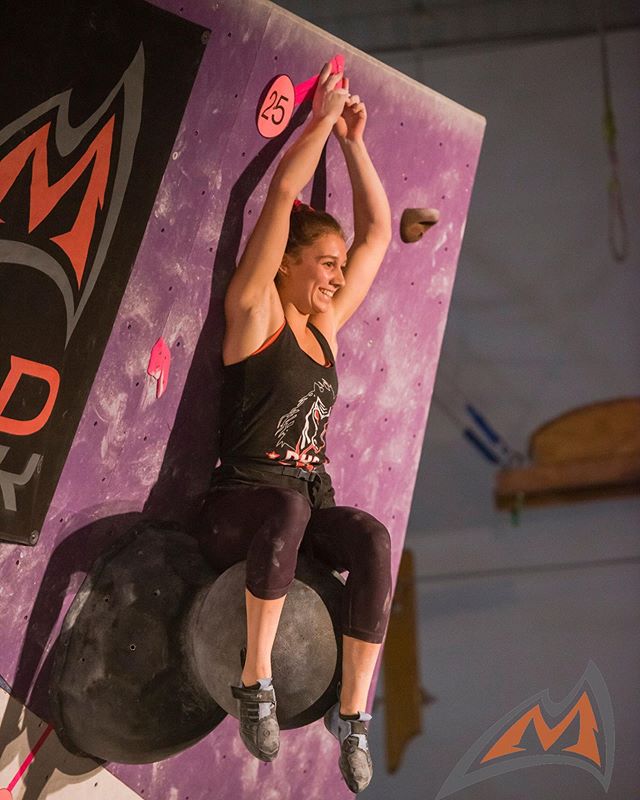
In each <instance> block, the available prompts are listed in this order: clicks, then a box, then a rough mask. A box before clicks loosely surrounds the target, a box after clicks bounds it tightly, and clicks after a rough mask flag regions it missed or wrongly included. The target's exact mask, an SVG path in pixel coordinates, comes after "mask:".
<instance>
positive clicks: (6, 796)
mask: <svg viewBox="0 0 640 800" xmlns="http://www.w3.org/2000/svg"><path fill="white" fill-rule="evenodd" d="M0 800H13V795H12V794H11V792H10V791H9V790H8V789H0Z"/></svg>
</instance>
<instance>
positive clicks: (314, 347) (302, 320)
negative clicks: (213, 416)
mask: <svg viewBox="0 0 640 800" xmlns="http://www.w3.org/2000/svg"><path fill="white" fill-rule="evenodd" d="M366 120H367V112H366V108H365V104H364V103H363V102H362V101H361V100H360V98H359V97H358V96H357V95H350V94H349V84H348V79H347V78H345V77H344V76H343V73H342V72H340V73H337V74H333V75H332V74H331V69H330V65H329V64H325V65H324V67H323V69H322V71H321V73H320V76H319V80H318V85H317V88H316V90H315V94H314V97H313V103H312V112H311V117H310V119H309V121H308V122H307V124H306V126H305V128H304V129H303V130H302V132H301V134H300V136H299V137H298V139H297V140H296V141H295V143H294V144H293V145H291V146H290V147H289V149H288V150H287V151H286V152H285V153H284V155H283V156H282V158H281V160H280V162H279V164H278V166H277V168H276V170H275V172H274V174H273V178H272V180H271V183H270V186H269V190H268V193H267V197H266V200H265V202H264V206H263V208H262V211H261V214H260V217H259V219H258V221H257V223H256V225H255V228H254V229H253V231H252V233H251V236H250V237H249V239H248V241H247V245H246V248H245V250H244V252H243V254H242V257H241V259H240V261H239V263H238V266H237V268H236V270H235V272H234V274H233V276H232V278H231V281H230V283H229V286H228V289H227V293H226V296H225V317H226V329H225V335H224V341H223V350H222V358H223V364H224V368H223V377H224V381H223V390H222V412H221V446H220V460H221V464H220V465H219V466H218V467H217V468H216V470H215V471H214V480H213V484H212V488H211V490H210V492H209V493H208V495H207V499H206V501H205V504H204V507H203V511H202V516H201V526H200V541H201V547H202V549H203V551H204V553H205V554H206V556H207V558H208V559H209V561H210V562H211V563H212V565H213V566H214V568H215V569H216V570H218V571H219V572H222V571H224V570H226V569H228V568H229V567H230V566H232V565H233V564H235V563H237V562H238V561H242V560H245V559H246V568H247V580H246V591H245V598H246V615H247V647H246V656H245V660H244V666H243V669H242V675H241V685H240V686H232V687H231V691H232V693H233V696H234V697H235V698H236V699H237V700H238V703H239V717H240V735H241V737H242V740H243V742H244V743H245V745H246V746H247V748H248V749H249V750H250V752H251V753H252V754H253V755H255V756H257V757H258V758H260V759H262V760H263V761H272V760H273V759H274V758H275V757H276V755H277V753H278V748H279V729H278V722H277V719H276V713H275V708H276V696H275V690H276V688H277V686H276V687H274V686H273V683H272V672H271V650H272V646H273V642H274V639H275V635H276V630H277V627H278V622H279V619H280V613H281V611H282V607H283V605H284V601H285V596H286V594H287V591H288V589H289V587H290V585H291V583H292V582H293V578H294V573H295V567H296V560H297V554H298V550H299V549H302V550H307V551H308V552H309V553H310V554H311V555H312V556H313V558H315V559H317V560H319V561H321V562H323V563H325V564H326V565H328V566H329V567H330V568H331V569H335V570H338V571H344V570H348V572H349V576H348V579H347V581H346V586H345V601H344V608H343V610H342V620H341V623H342V633H343V659H342V676H341V677H342V680H341V689H340V694H339V700H338V702H337V703H336V704H335V705H334V706H333V707H332V708H331V709H330V710H329V711H328V712H327V713H326V715H325V725H326V727H327V728H328V729H329V730H330V731H331V733H332V734H333V735H334V736H335V737H336V738H337V739H338V741H339V743H340V756H339V766H340V770H341V772H342V775H343V777H344V779H345V781H346V783H347V785H348V786H349V788H350V789H351V790H352V791H353V792H356V793H357V792H359V791H362V790H363V789H364V788H365V787H366V786H367V785H368V784H369V781H370V780H371V775H372V769H373V768H372V763H371V755H370V752H369V747H368V741H367V725H366V723H367V722H368V721H369V720H370V719H371V715H370V714H367V713H366V712H365V708H366V701H367V694H368V691H369V687H370V684H371V678H372V675H373V670H374V667H375V663H376V659H377V656H378V652H379V649H380V646H381V643H382V640H383V637H384V634H385V631H386V626H387V623H388V619H389V610H390V605H391V570H390V540H389V533H388V531H387V529H386V528H385V527H384V526H383V525H382V523H380V522H379V521H378V520H376V519H375V518H374V517H373V516H371V515H370V514H368V513H367V512H365V511H362V510H361V509H357V508H350V507H346V506H337V505H336V503H335V500H334V491H333V488H332V486H331V478H330V476H329V474H328V473H327V472H326V470H325V467H324V464H325V463H326V462H327V461H328V459H327V458H326V456H325V433H326V428H327V422H328V420H329V414H330V411H331V407H332V406H333V404H334V402H335V399H336V394H337V389H338V381H337V375H336V364H335V354H336V353H337V351H338V345H337V335H338V332H339V331H340V328H341V327H342V326H343V325H344V324H345V322H347V320H348V319H349V318H350V317H351V315H352V314H353V313H354V311H355V310H356V309H357V308H358V306H359V305H360V304H361V303H362V301H363V299H364V298H365V296H366V294H367V292H368V291H369V288H370V286H371V284H372V282H373V280H374V278H375V276H376V273H377V271H378V269H379V267H380V264H381V262H382V259H383V257H384V255H385V252H386V250H387V247H388V245H389V241H390V238H391V213H390V209H389V203H388V201H387V197H386V194H385V191H384V189H383V186H382V183H381V182H380V179H379V177H378V175H377V173H376V170H375V168H374V166H373V164H372V162H371V159H370V158H369V155H368V153H367V149H366V147H365V144H364V140H363V134H364V130H365V125H366ZM332 131H333V133H334V134H335V136H336V138H337V140H338V142H339V143H340V147H341V149H342V152H343V154H344V158H345V162H346V166H347V170H348V173H349V178H350V180H351V186H352V192H353V212H354V238H353V243H352V245H351V247H350V248H349V251H348V252H347V249H346V244H345V237H344V234H343V232H342V229H341V227H340V225H339V224H338V222H337V221H336V220H335V219H334V218H333V217H332V216H330V215H329V214H327V213H325V212H322V211H318V210H315V209H312V208H311V207H310V206H307V205H304V204H302V203H300V202H299V201H298V200H297V199H296V198H297V195H298V194H299V193H300V192H301V191H302V189H303V188H304V187H305V186H306V185H307V183H308V182H309V181H310V180H311V178H312V177H313V174H314V172H315V170H316V167H317V165H318V162H319V160H320V156H321V154H322V151H323V148H324V146H325V143H326V142H327V139H328V138H329V135H330V134H331V132H332ZM353 478H354V480H357V476H355V475H354V476H353ZM301 545H302V548H301Z"/></svg>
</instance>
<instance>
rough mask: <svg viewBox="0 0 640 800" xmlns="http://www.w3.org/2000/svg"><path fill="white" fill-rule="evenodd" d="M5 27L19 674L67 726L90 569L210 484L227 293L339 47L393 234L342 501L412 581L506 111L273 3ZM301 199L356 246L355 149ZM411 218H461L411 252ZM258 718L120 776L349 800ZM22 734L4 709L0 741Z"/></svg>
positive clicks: (8, 391) (11, 552) (3, 225)
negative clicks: (407, 216) (433, 452)
mask: <svg viewBox="0 0 640 800" xmlns="http://www.w3.org/2000/svg"><path fill="white" fill-rule="evenodd" d="M0 13H5V12H0ZM34 19H37V20H38V25H36V26H34V27H35V30H33V26H30V25H29V21H30V20H34ZM5 22H6V23H7V24H5ZM0 23H1V24H0V30H2V31H3V36H5V35H6V33H7V32H9V34H10V36H9V40H8V44H7V46H8V47H12V48H13V50H12V52H15V53H16V54H18V53H19V54H20V56H19V57H18V55H16V59H15V62H14V63H15V69H14V74H13V76H12V77H13V79H14V80H15V86H14V89H13V93H12V96H11V98H10V101H8V102H7V103H4V102H3V104H2V106H1V107H0V221H1V222H0V308H1V312H2V313H1V315H0V319H1V326H0V489H1V495H0V497H1V500H0V538H2V539H4V540H5V541H6V542H7V543H5V544H3V545H1V546H0V576H1V577H0V580H1V583H0V598H1V604H2V605H1V607H2V615H3V625H2V628H1V629H0V674H2V675H3V676H4V678H5V679H6V682H7V684H8V685H9V686H10V687H11V688H12V690H13V694H14V697H15V698H17V700H20V701H25V700H26V699H27V697H28V696H29V699H28V703H27V704H28V706H29V708H31V709H32V710H33V711H34V712H35V713H37V714H38V715H39V716H40V717H41V718H43V719H48V706H47V698H46V688H47V676H48V670H49V669H50V661H51V659H50V658H49V656H50V653H51V647H52V645H53V643H54V642H55V639H56V636H57V634H58V632H59V630H60V625H61V622H62V619H63V617H64V614H65V612H66V609H67V608H68V607H69V604H70V602H71V600H72V599H73V597H74V595H75V593H76V592H77V590H78V588H79V585H80V583H81V580H82V578H83V576H84V575H85V574H86V572H87V570H88V568H89V567H90V565H91V564H92V563H93V561H94V560H95V559H96V558H97V557H98V556H100V554H101V553H103V552H104V551H105V549H106V548H107V547H108V546H109V545H110V544H111V543H112V542H113V540H114V539H115V538H117V537H118V536H119V535H121V533H122V532H123V531H124V530H125V529H126V528H127V527H128V526H130V525H131V524H132V522H134V521H135V520H137V519H139V518H140V516H141V515H142V514H146V515H151V516H154V517H159V518H162V519H171V520H176V521H178V522H181V523H183V524H186V525H188V524H189V522H190V520H191V518H192V514H193V511H194V509H195V508H196V506H197V503H198V500H199V498H200V497H201V495H202V493H203V492H204V491H205V490H206V488H207V484H208V478H209V474H210V471H211V469H212V467H213V466H214V465H215V463H216V459H217V446H218V441H217V430H218V411H217V405H218V397H219V386H220V371H221V361H220V347H221V337H222V332H223V316H222V298H223V296H224V290H225V287H226V284H227V282H228V279H229V276H230V274H231V270H232V269H233V265H234V263H235V260H236V259H237V257H238V254H239V252H241V250H242V247H243V244H244V242H245V240H246V237H247V235H248V233H249V232H250V230H251V227H252V224H253V221H254V220H255V219H256V216H257V214H258V213H259V210H260V207H261V204H262V202H263V200H264V197H265V193H266V190H267V187H268V182H269V179H270V177H271V174H272V172H273V169H274V166H275V164H276V162H277V159H278V156H279V154H280V153H281V152H282V150H283V148H284V147H286V146H287V143H289V142H290V141H293V140H294V138H295V136H296V135H297V134H298V132H299V130H300V125H303V124H304V122H305V120H306V119H307V118H308V114H309V89H310V87H311V86H312V83H313V79H314V77H315V76H316V75H317V73H318V72H319V70H320V68H321V66H322V64H323V63H324V62H325V61H328V60H329V59H331V58H333V57H335V56H338V55H341V56H343V57H344V59H345V66H346V73H347V75H348V76H349V78H350V83H351V91H352V92H354V93H358V94H360V96H361V97H362V98H363V99H364V100H365V102H366V104H367V109H368V124H367V130H366V134H365V140H366V142H367V146H368V149H369V152H370V154H371V157H372V160H373V162H374V164H375V165H376V167H377V168H378V171H379V173H380V175H381V178H382V181H383V183H384V186H385V188H386V191H387V194H388V196H389V200H390V204H391V208H392V213H393V224H394V232H395V233H394V238H393V241H392V243H391V246H390V247H389V250H388V253H387V256H386V258H385V261H384V263H383V266H382V268H381V271H380V274H379V277H378V278H377V280H376V283H375V284H374V286H373V288H372V290H371V292H370V294H369V296H368V297H367V299H366V301H365V303H364V304H363V305H362V306H361V308H360V309H359V310H358V312H357V313H356V314H355V315H354V317H352V319H351V320H350V321H349V323H348V324H347V325H346V326H345V328H343V330H342V332H341V336H340V339H339V352H338V354H337V365H338V369H339V375H340V396H339V398H338V402H337V404H336V407H335V409H334V411H333V413H332V422H331V429H330V432H329V434H328V452H329V455H330V457H331V464H330V472H331V474H332V477H333V480H334V485H335V487H336V495H337V500H338V502H339V503H341V504H348V505H353V506H358V507H361V508H366V509H367V510H369V511H370V512H371V513H373V514H374V515H375V516H377V517H378V518H379V519H381V520H382V522H384V523H385V525H386V526H387V527H388V528H389V530H390V532H391V535H392V540H393V573H394V579H395V575H396V573H397V569H398V564H399V560H400V553H401V550H402V546H403V540H404V535H405V530H406V525H407V519H408V516H409V510H410V505H411V499H412V493H413V488H414V484H415V478H416V472H417V468H418V461H419V457H420V452H421V448H422V442H423V437H424V431H425V426H426V421H427V415H428V410H429V402H430V398H431V394H432V390H433V383H434V378H435V372H436V367H437V363H438V356H439V353H440V346H441V342H442V337H443V333H444V326H445V322H446V317H447V310H448V306H449V302H450V298H451V291H452V286H453V280H454V275H455V269H456V263H457V260H458V255H459V252H460V247H461V243H462V236H463V232H464V225H465V219H466V215H467V211H468V207H469V201H470V196H471V190H472V185H473V178H474V174H475V170H476V166H477V161H478V157H479V151H480V146H481V141H482V135H483V131H484V120H483V118H482V117H480V116H479V115H477V114H475V113H473V112H471V111H469V110H467V109H465V108H463V107H461V106H459V105H458V104H456V103H455V102H453V101H452V100H449V99H447V98H445V97H442V96H441V95H438V94H437V93H435V92H433V91H431V90H430V89H428V88H427V87H425V86H422V85H420V84H418V83H416V82H415V81H413V80H411V79H409V78H407V77H406V76H404V75H402V74H400V73H398V72H396V71H394V70H392V69H390V68H389V67H386V66H385V65H383V64H381V63H379V62H377V61H375V60H374V59H372V58H369V57H368V56H366V55H364V54H362V53H360V52H358V51H357V50H355V49H353V48H352V47H350V46H349V45H348V44H346V43H344V42H341V41H339V40H337V39H336V38H335V37H332V36H330V35H328V34H326V33H325V32H323V31H322V30H320V29H318V28H315V27H313V26H312V25H309V24H308V23H306V22H303V21H302V20H300V19H298V18H296V17H294V16H293V15H291V14H289V13H287V12H285V11H283V10H281V9H279V8H278V7H277V6H274V5H271V4H269V3H266V2H262V1H260V2H258V1H257V0H252V1H251V2H243V3H238V2H234V0H220V1H219V2H215V3H213V2H211V3H203V2H200V0H164V2H160V0H158V1H157V2H155V3H153V4H150V3H144V2H142V1H141V0H127V1H126V2H125V0H119V1H118V2H110V3H105V2H99V1H98V0H83V2H80V1H79V0H78V1H77V2H75V3H67V4H64V6H60V7H57V8H56V9H55V11H50V12H47V11H45V10H43V9H42V8H41V7H40V6H39V5H38V4H36V3H34V2H32V3H24V4H22V6H21V11H20V12H19V13H18V12H17V11H16V13H15V14H14V15H12V18H11V20H1V19H0ZM9 23H10V24H9ZM21 26H22V27H21ZM27 30H28V31H29V33H27V32H26V31H27ZM3 47H4V44H3ZM278 75H286V76H287V78H284V79H281V80H280V81H279V82H278V83H276V84H273V85H272V83H273V81H274V79H275V78H276V77H277V76H278ZM291 90H293V99H292V98H291ZM303 199H305V200H306V201H311V203H312V205H314V206H315V207H320V206H323V205H324V206H326V208H327V210H328V211H330V212H331V213H332V214H334V215H335V216H336V217H337V218H338V219H339V220H340V221H341V222H342V223H343V227H344V229H345V231H346V232H347V235H348V237H349V235H350V234H351V233H352V212H351V193H350V188H349V182H348V176H347V173H346V169H345V165H344V160H343V158H342V155H341V152H340V149H339V147H338V145H337V142H335V141H333V140H331V141H330V142H329V145H328V148H327V153H326V160H323V162H322V163H321V165H320V167H319V169H318V172H317V174H316V178H315V180H314V182H313V186H311V184H310V186H309V187H308V188H307V190H306V192H305V194H304V197H303ZM406 208H432V209H437V211H438V212H439V222H438V223H437V224H436V225H435V226H434V227H433V228H431V229H430V230H429V231H428V232H427V233H426V234H425V235H424V236H423V237H422V238H421V239H420V240H419V241H417V242H415V243H413V244H406V243H404V242H402V241H401V239H400V235H399V223H400V217H401V215H402V212H403V210H404V209H406ZM78 220H80V222H78ZM373 691H374V687H372V693H371V695H370V700H371V698H372V695H373ZM29 693H30V695H29ZM11 702H12V703H13V702H15V701H13V700H12V701H11ZM7 719H9V721H8V722H7ZM381 722H382V721H381V720H379V721H378V723H377V724H381ZM374 724H376V723H374ZM236 728H237V722H236V721H235V720H233V719H230V718H227V719H225V720H224V721H223V722H222V723H221V724H220V725H219V726H218V727H217V728H216V729H215V730H214V731H213V732H212V733H211V734H209V735H208V736H207V737H206V738H205V739H203V740H202V741H201V742H200V743H199V744H197V745H195V746H194V747H192V748H190V749H188V750H186V751H184V752H182V753H181V754H179V755H177V756H174V757H173V758H171V759H169V760H166V761H162V762H158V763H156V764H152V765H116V764H109V765H106V769H108V770H109V771H110V772H111V773H112V774H113V775H114V776H116V777H117V778H118V779H119V781H121V782H122V783H123V784H125V785H126V786H128V787H130V789H131V790H133V791H134V792H135V793H137V794H139V795H141V796H144V797H145V798H163V800H164V798H168V797H176V798H177V797H179V798H184V797H186V796H189V797H190V798H191V800H199V799H200V798H207V797H212V796H216V797H229V798H231V797H234V798H236V797H240V798H243V797H247V798H248V797H255V796H257V795H256V792H257V787H258V786H260V796H261V797H265V798H266V797H274V798H276V797H277V798H278V800H286V799H287V798H297V797H300V796H302V793H303V787H304V796H305V797H307V798H314V797H318V798H320V797H322V798H325V797H345V798H347V797H349V796H350V793H349V792H348V790H347V789H346V787H345V786H344V784H343V783H342V780H341V778H340V775H339V772H338V768H337V746H336V743H335V740H333V739H332V737H330V736H329V734H328V733H327V732H326V731H325V730H324V728H323V726H322V724H321V722H318V723H314V724H312V725H310V726H308V727H306V728H303V729H299V730H291V731H284V732H283V737H282V738H283V743H282V749H281V753H280V755H279V757H278V759H277V761H275V762H274V763H273V764H263V763H261V762H259V761H257V760H255V759H253V758H252V757H251V756H249V755H248V754H247V753H246V751H245V749H244V746H243V745H242V743H241V742H240V740H239V738H238V736H237V734H236ZM19 730H20V727H19V725H18V724H17V722H16V719H15V714H12V715H7V714H5V718H4V719H3V721H2V724H0V748H6V747H9V746H11V742H13V741H14V740H15V739H16V737H17V736H18V734H19ZM31 744H32V745H33V744H35V742H32V743H31ZM45 755H46V749H45V747H44V746H43V747H42V749H41V751H40V753H39V754H37V755H36V762H37V759H38V758H39V757H41V758H44V757H45ZM36 762H34V763H36ZM92 763H93V762H92ZM93 766H94V768H95V764H93ZM0 774H1V775H2V777H3V779H4V777H5V772H4V771H3V772H2V773H0ZM27 775H28V771H27V772H25V774H24V776H25V777H26V776H27ZM69 780H70V781H75V780H77V779H76V778H75V777H74V778H69ZM374 780H375V778H374ZM18 789H19V785H17V786H16V789H15V790H14V796H15V797H17V796H18V795H17V794H16V792H17V791H18ZM87 796H88V795H87ZM112 796H115V795H112ZM123 796H124V795H123Z"/></svg>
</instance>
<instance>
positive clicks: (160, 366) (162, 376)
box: [147, 336, 171, 397]
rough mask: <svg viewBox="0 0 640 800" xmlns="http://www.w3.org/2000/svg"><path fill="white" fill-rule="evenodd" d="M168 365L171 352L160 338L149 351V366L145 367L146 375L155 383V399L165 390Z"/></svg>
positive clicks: (167, 379) (167, 378)
mask: <svg viewBox="0 0 640 800" xmlns="http://www.w3.org/2000/svg"><path fill="white" fill-rule="evenodd" d="M170 365H171V351H170V350H169V348H168V347H167V343H166V342H165V340H164V339H163V338H162V336H161V337H160V338H159V339H158V341H157V342H156V343H155V344H154V345H153V348H152V349H151V355H150V356H149V366H148V367H147V374H148V375H151V377H152V378H155V379H156V381H157V383H156V397H162V395H163V394H164V390H165V389H166V388H167V383H168V381H169V367H170Z"/></svg>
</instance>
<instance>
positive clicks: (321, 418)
mask: <svg viewBox="0 0 640 800" xmlns="http://www.w3.org/2000/svg"><path fill="white" fill-rule="evenodd" d="M335 399H336V393H335V390H334V388H333V386H332V385H331V384H330V383H329V381H327V380H326V379H324V378H323V379H322V380H319V381H318V380H317V381H315V382H314V384H313V389H312V390H311V391H310V392H308V393H307V394H306V395H304V397H301V398H300V400H298V402H297V403H296V405H295V406H294V407H293V408H292V409H291V410H290V411H287V413H286V414H283V415H282V417H280V419H279V420H278V426H277V428H276V431H275V437H276V445H275V447H276V448H277V449H274V450H273V451H271V452H269V453H267V456H268V457H269V458H271V459H273V460H274V461H275V460H276V459H277V463H278V464H289V465H291V466H299V467H301V466H305V465H307V464H317V463H319V462H320V461H321V460H322V455H323V454H324V451H325V448H326V441H325V435H326V432H327V426H328V424H329V415H330V414H331V408H332V406H333V404H334V402H335ZM299 418H302V420H303V422H302V428H300V423H299ZM283 454H284V455H283ZM324 460H325V462H328V461H329V459H328V458H326V457H325V458H324Z"/></svg>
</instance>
